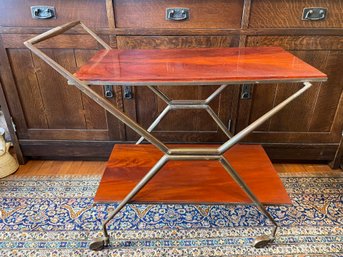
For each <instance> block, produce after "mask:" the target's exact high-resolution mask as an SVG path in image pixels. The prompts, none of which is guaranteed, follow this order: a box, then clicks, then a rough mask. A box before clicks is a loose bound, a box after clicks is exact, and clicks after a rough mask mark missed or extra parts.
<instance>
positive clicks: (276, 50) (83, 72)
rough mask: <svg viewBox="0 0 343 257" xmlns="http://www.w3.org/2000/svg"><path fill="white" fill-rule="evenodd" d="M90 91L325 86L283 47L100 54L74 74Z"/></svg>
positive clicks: (316, 72)
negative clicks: (283, 84) (107, 88)
mask: <svg viewBox="0 0 343 257" xmlns="http://www.w3.org/2000/svg"><path fill="white" fill-rule="evenodd" d="M74 75H75V76H76V77H77V78H79V79H80V80H83V81H85V82H86V83H87V84H90V85H123V84H125V85H161V86H162V85H218V84H241V83H268V82H269V83H272V82H305V81H313V82H315V81H326V80H327V76H326V75H325V74H324V73H322V72H320V71H319V70H317V69H316V68H314V67H312V66H311V65H309V64H307V63H305V62H304V61H302V60H300V59H299V58H297V57H296V56H294V55H292V54H291V53H289V52H287V51H285V50H283V49H282V48H280V47H247V48H193V49H163V50H153V49H151V50H101V51H99V52H97V53H96V54H95V55H94V56H93V57H92V58H91V59H90V60H89V61H88V62H87V63H86V64H85V65H83V66H82V67H81V68H80V69H79V70H78V71H77V72H76V73H75V74H74Z"/></svg>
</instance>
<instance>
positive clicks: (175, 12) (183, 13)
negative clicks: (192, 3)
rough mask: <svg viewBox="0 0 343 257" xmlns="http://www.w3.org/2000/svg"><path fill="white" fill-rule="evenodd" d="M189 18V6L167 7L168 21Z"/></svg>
mask: <svg viewBox="0 0 343 257" xmlns="http://www.w3.org/2000/svg"><path fill="white" fill-rule="evenodd" d="M188 19H189V8H181V7H174V8H167V9H166V20H168V21H184V20H188Z"/></svg>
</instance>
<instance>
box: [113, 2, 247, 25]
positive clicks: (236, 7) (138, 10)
mask: <svg viewBox="0 0 343 257" xmlns="http://www.w3.org/2000/svg"><path fill="white" fill-rule="evenodd" d="M173 7H183V8H189V13H190V14H189V19H188V20H184V21H167V20H166V19H165V16H166V8H173ZM114 8H115V17H116V26H117V27H118V28H178V29H182V28H239V27H240V21H241V14H242V9H243V1H241V0H212V1H206V0H188V1H185V0H170V1H158V0H145V1H136V0H115V1H114Z"/></svg>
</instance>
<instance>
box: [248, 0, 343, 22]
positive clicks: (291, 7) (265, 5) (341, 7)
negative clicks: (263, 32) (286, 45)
mask: <svg viewBox="0 0 343 257" xmlns="http://www.w3.org/2000/svg"><path fill="white" fill-rule="evenodd" d="M315 7H320V8H324V9H326V16H325V18H323V19H322V14H320V13H318V12H317V13H313V14H311V13H308V14H307V18H309V19H310V20H303V16H306V13H307V12H305V15H304V9H305V8H311V9H312V10H313V8H315ZM323 15H324V14H323ZM311 19H312V20H311ZM249 26H250V27H251V28H342V27H343V1H342V0H330V1H327V0H253V1H252V7H251V17H250V25H249Z"/></svg>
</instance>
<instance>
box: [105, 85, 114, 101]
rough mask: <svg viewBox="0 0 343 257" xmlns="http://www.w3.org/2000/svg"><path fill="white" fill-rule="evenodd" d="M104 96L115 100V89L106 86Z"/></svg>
mask: <svg viewBox="0 0 343 257" xmlns="http://www.w3.org/2000/svg"><path fill="white" fill-rule="evenodd" d="M104 95H105V97H106V98H113V97H114V93H113V87H112V86H111V85H105V86H104Z"/></svg>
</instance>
